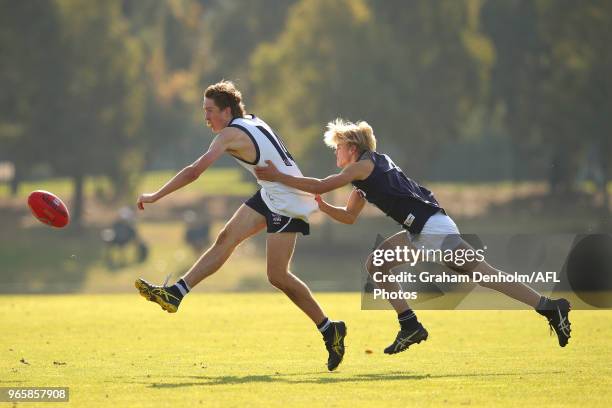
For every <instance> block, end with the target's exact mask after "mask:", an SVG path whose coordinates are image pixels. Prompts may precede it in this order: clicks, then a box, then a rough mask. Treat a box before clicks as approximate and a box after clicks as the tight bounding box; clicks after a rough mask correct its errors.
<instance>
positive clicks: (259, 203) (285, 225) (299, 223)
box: [245, 190, 310, 235]
mask: <svg viewBox="0 0 612 408" xmlns="http://www.w3.org/2000/svg"><path fill="white" fill-rule="evenodd" d="M245 204H246V205H248V206H249V207H251V208H252V209H254V210H255V211H257V212H258V213H260V214H261V215H263V216H264V217H266V224H267V225H268V233H277V232H301V233H302V235H309V234H310V224H308V223H307V222H306V221H304V220H301V219H299V218H291V217H286V216H284V215H280V214H277V213H275V212H272V211H271V210H270V209H269V208H268V206H267V205H266V203H265V202H264V200H263V199H262V198H261V190H259V191H257V192H256V193H255V194H254V195H253V197H251V198H249V199H248V200H246V202H245Z"/></svg>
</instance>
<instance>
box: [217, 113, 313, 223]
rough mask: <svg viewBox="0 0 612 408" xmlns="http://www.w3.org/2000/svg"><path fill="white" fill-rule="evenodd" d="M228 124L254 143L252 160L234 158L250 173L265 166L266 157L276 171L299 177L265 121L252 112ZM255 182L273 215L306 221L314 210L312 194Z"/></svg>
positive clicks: (282, 186)
mask: <svg viewBox="0 0 612 408" xmlns="http://www.w3.org/2000/svg"><path fill="white" fill-rule="evenodd" d="M228 126H230V127H235V128H238V129H240V130H242V131H243V132H244V133H246V134H247V136H249V137H250V138H251V141H252V142H253V144H254V145H255V151H256V157H255V161H254V162H252V163H250V162H247V161H244V160H242V159H239V158H238V157H234V158H235V159H236V160H237V161H238V163H240V164H241V165H242V166H243V167H244V168H245V169H247V170H248V171H249V172H250V173H251V174H253V176H255V166H266V165H267V164H266V160H270V161H271V162H272V163H274V165H275V166H276V168H277V169H278V170H279V171H280V172H282V173H285V174H289V175H291V176H297V177H302V172H301V171H300V169H299V168H298V166H297V164H296V163H295V161H293V157H291V154H290V153H289V151H287V148H286V147H285V144H284V143H283V141H282V140H281V139H280V138H279V137H278V136H277V135H276V134H275V133H274V131H273V130H272V128H271V127H270V126H268V124H267V123H266V122H264V121H263V120H261V119H259V118H257V117H255V115H246V116H245V117H242V118H234V119H233V120H232V121H231V122H230V123H229V125H228ZM255 178H257V177H256V176H255ZM257 183H259V185H260V186H261V198H262V199H263V201H264V202H265V203H266V205H267V206H268V208H269V209H270V210H271V211H273V212H275V213H277V214H280V215H284V216H286V217H292V218H300V219H303V220H305V221H308V216H309V215H310V214H311V213H313V212H314V211H315V210H317V203H316V201H315V200H314V195H313V194H310V193H307V192H304V191H301V190H297V189H295V188H292V187H289V186H286V185H284V184H281V183H277V182H271V181H264V180H259V179H258V180H257Z"/></svg>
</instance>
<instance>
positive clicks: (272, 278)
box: [268, 273, 287, 290]
mask: <svg viewBox="0 0 612 408" xmlns="http://www.w3.org/2000/svg"><path fill="white" fill-rule="evenodd" d="M268 282H270V285H272V286H274V287H275V288H277V289H279V290H284V289H285V287H287V278H286V276H285V274H282V275H280V274H270V273H268Z"/></svg>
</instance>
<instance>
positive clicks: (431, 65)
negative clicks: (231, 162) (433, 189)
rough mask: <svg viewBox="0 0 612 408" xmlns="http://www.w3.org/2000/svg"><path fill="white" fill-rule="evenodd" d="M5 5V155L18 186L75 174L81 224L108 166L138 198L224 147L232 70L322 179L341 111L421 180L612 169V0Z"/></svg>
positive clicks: (59, 1) (562, 186) (598, 177)
mask: <svg viewBox="0 0 612 408" xmlns="http://www.w3.org/2000/svg"><path fill="white" fill-rule="evenodd" d="M0 8H1V10H0V11H1V12H0V19H2V21H1V23H2V24H1V25H0V27H1V28H0V50H1V58H2V64H1V68H0V88H1V89H2V96H1V100H0V104H1V107H2V108H1V110H0V148H1V153H0V158H1V159H3V160H10V161H11V162H13V163H14V165H15V169H16V172H15V173H16V177H15V180H14V184H18V183H19V182H20V180H22V179H27V178H30V177H32V176H34V175H35V174H36V172H37V171H39V172H42V174H53V175H60V176H67V177H70V178H72V179H73V180H74V186H75V189H74V194H75V197H76V200H75V201H74V205H75V206H76V208H75V209H74V211H73V212H74V213H75V215H76V218H78V217H79V214H80V213H81V210H80V207H79V204H78V203H80V202H81V196H82V186H83V182H84V176H87V175H104V176H106V177H107V178H108V180H110V183H111V185H112V194H114V196H115V197H122V196H124V195H125V194H126V193H128V192H129V193H133V189H134V186H135V183H136V182H137V180H138V178H139V176H140V175H141V174H142V173H143V171H144V170H148V169H168V168H176V167H177V166H180V165H181V164H184V163H185V162H187V161H190V160H192V159H194V158H195V157H197V155H198V154H199V153H201V152H202V151H203V150H204V149H205V147H206V145H207V142H208V141H207V140H206V138H203V137H202V133H203V129H202V127H203V126H202V114H201V107H200V105H201V98H202V95H201V94H202V89H203V88H205V87H206V85H207V84H209V83H211V82H214V81H217V80H219V79H222V78H226V79H231V80H234V81H236V82H237V83H238V85H239V87H240V88H242V90H243V92H244V94H245V100H246V103H247V107H248V108H249V110H250V111H253V112H256V113H257V114H259V115H261V116H262V117H264V118H265V119H266V120H267V121H268V122H270V123H271V124H272V125H273V126H275V127H276V128H277V129H278V131H279V133H280V134H281V135H282V136H283V137H284V138H285V139H286V140H287V141H288V143H289V144H290V146H291V149H292V150H293V151H294V153H295V155H296V156H298V158H299V159H300V161H301V163H302V167H304V169H305V170H306V171H307V172H315V173H318V174H316V175H319V176H320V175H323V174H325V173H326V172H328V171H330V170H333V167H332V160H325V161H324V162H325V163H324V164H323V163H321V162H319V161H315V160H312V159H311V158H312V157H319V155H320V154H323V153H324V149H325V147H324V146H323V144H322V143H321V142H320V139H321V134H322V130H323V128H324V125H325V123H326V122H327V121H329V120H332V119H334V118H335V117H337V116H341V117H346V118H349V119H352V120H358V119H365V120H368V121H369V122H371V124H372V125H373V126H374V129H375V132H376V133H377V135H378V136H379V139H380V148H381V150H382V151H393V152H394V157H395V158H396V160H397V161H398V163H399V164H400V165H401V166H403V167H404V169H405V170H406V171H407V173H409V174H411V175H413V176H414V177H416V178H417V179H418V178H423V177H425V178H432V177H433V178H435V179H438V180H444V181H461V180H466V181H478V180H491V179H493V180H503V179H508V178H510V179H513V180H529V179H537V180H546V181H547V182H548V183H549V185H550V192H551V194H568V193H571V192H572V190H573V189H575V187H576V181H577V180H578V178H579V177H580V176H581V175H583V176H584V175H587V176H589V177H590V178H592V179H593V180H592V181H594V182H595V184H596V187H597V190H599V192H603V191H604V189H605V186H606V185H607V180H608V179H609V177H610V172H611V170H610V166H609V165H608V161H609V159H610V157H611V156H612V146H611V143H610V138H611V135H612V128H611V126H612V125H611V120H610V118H609V112H610V111H611V103H612V102H611V101H612V99H611V98H610V96H611V95H610V90H611V89H612V84H611V81H612V79H611V76H610V72H612V55H611V54H612V52H611V51H610V47H609V44H610V42H611V41H612V30H611V29H610V27H612V4H611V3H609V2H601V1H597V0H586V1H581V2H575V1H571V0H554V1H553V0H508V1H501V2H500V1H486V0H461V1H458V0H440V1H434V2H432V1H411V2H404V1H401V0H390V1H373V0H372V1H368V0H334V1H325V0H303V1H296V0H290V1H280V0H254V1H244V0H224V1H216V0H167V1H149V0H147V1H134V0H108V1H104V2H88V1H82V0H28V1H23V2H15V1H11V0H2V1H0ZM449 148H450V150H449ZM497 158H500V160H497ZM459 168H463V169H465V168H470V169H471V171H467V172H466V171H457V170H458V169H459ZM603 196H605V197H607V195H606V194H603ZM606 200H607V198H606ZM602 205H604V204H602Z"/></svg>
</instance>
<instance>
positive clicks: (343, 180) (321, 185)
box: [255, 160, 374, 194]
mask: <svg viewBox="0 0 612 408" xmlns="http://www.w3.org/2000/svg"><path fill="white" fill-rule="evenodd" d="M266 163H267V164H268V166H267V167H256V168H255V172H256V174H257V178H259V179H261V180H267V181H276V182H279V183H283V184H286V185H288V186H289V187H293V188H297V189H298V190H302V191H306V192H308V193H312V194H323V193H327V192H330V191H333V190H335V189H337V188H340V187H342V186H345V185H347V184H349V183H350V182H351V181H354V180H365V179H366V178H367V177H368V176H369V175H370V173H371V172H372V169H373V168H374V165H373V164H372V162H370V161H366V160H363V161H359V162H355V163H352V164H350V165H348V166H346V167H345V168H344V169H342V171H341V172H340V173H338V174H334V175H331V176H327V177H325V178H324V179H318V178H314V177H296V176H290V175H288V174H284V173H281V172H280V171H278V169H277V168H276V166H274V164H273V163H271V162H269V161H267V160H266Z"/></svg>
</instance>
